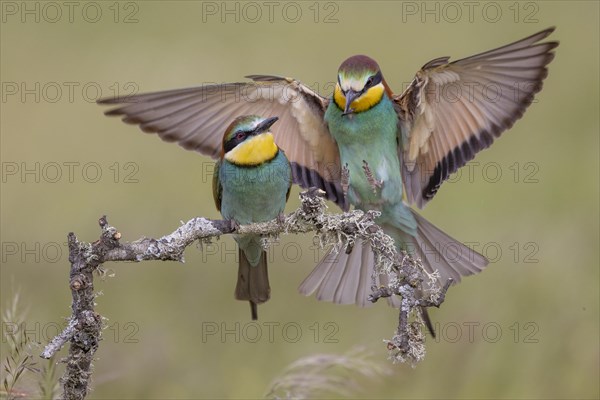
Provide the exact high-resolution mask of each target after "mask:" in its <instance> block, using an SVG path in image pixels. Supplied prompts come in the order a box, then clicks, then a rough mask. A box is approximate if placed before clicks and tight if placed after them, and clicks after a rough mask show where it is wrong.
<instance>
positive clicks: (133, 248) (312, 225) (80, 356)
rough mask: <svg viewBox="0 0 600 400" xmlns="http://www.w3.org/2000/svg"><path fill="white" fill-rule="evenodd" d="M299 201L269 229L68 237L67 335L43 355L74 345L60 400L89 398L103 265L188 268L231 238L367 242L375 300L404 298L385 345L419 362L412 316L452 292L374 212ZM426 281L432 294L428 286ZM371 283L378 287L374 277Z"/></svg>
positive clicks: (220, 224)
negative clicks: (382, 284) (334, 210)
mask: <svg viewBox="0 0 600 400" xmlns="http://www.w3.org/2000/svg"><path fill="white" fill-rule="evenodd" d="M300 198H301V202H302V204H301V207H300V208H299V209H298V210H296V211H294V212H292V213H291V214H288V215H286V216H284V217H282V218H277V219H275V220H273V221H270V222H264V223H255V224H250V225H241V226H240V225H237V224H236V223H235V222H234V221H226V220H210V219H206V218H200V217H198V218H193V219H191V220H190V221H188V222H186V223H185V224H183V225H182V226H180V227H179V228H177V229H176V230H175V231H174V232H172V233H170V234H168V235H166V236H163V237H161V238H159V239H153V238H142V239H139V240H137V241H134V242H126V243H121V242H120V239H121V234H120V233H119V232H118V231H117V229H116V228H114V227H112V226H110V225H109V224H108V222H107V220H106V217H102V218H100V220H99V224H100V228H101V230H102V234H101V236H100V239H99V240H97V241H95V242H93V243H81V242H79V241H78V240H77V238H76V237H75V235H74V234H73V233H69V236H68V239H69V261H70V262H71V271H70V289H71V295H72V306H71V308H72V315H71V318H70V320H69V324H68V326H67V328H65V330H64V331H63V332H62V333H61V334H59V335H58V336H57V337H55V338H54V339H53V340H52V341H51V342H50V344H48V345H47V346H46V348H45V349H44V351H43V352H42V354H41V356H42V357H44V358H50V357H52V356H53V355H54V354H55V353H57V352H58V351H59V350H60V349H61V347H62V346H63V345H64V344H65V343H67V342H70V348H69V355H68V357H67V359H66V364H67V367H66V371H65V374H64V376H63V377H62V379H61V383H62V385H63V390H64V393H63V398H65V399H83V398H85V396H86V395H87V393H88V390H89V381H90V377H91V366H92V361H93V357H94V353H95V352H96V350H97V348H98V343H99V341H100V339H101V332H102V318H101V317H100V315H98V314H97V313H96V312H95V311H94V296H95V295H94V286H93V273H94V271H96V270H97V269H98V268H99V267H100V266H101V264H102V263H104V262H107V261H136V262H139V261H145V260H165V261H166V260H171V261H181V262H183V261H184V259H183V255H184V251H185V249H186V248H187V247H188V246H189V245H191V244H192V243H194V242H195V241H200V242H210V241H211V240H212V239H214V238H216V237H219V236H221V235H224V234H230V233H237V234H245V233H255V234H260V235H263V237H265V239H266V243H267V244H268V242H269V238H273V237H277V236H278V235H280V234H289V233H294V234H299V233H307V232H314V233H315V235H317V236H318V237H319V240H320V243H321V245H322V246H327V245H331V244H334V245H337V246H338V248H344V247H343V246H345V248H346V251H351V249H352V248H353V246H354V244H355V243H356V242H357V241H368V242H369V243H370V245H371V247H372V249H373V253H374V255H375V261H376V271H377V272H378V273H380V274H388V275H389V276H391V277H392V279H391V284H390V285H389V287H387V288H377V287H373V294H372V295H371V297H370V300H371V301H373V302H375V301H377V299H379V298H381V297H389V296H392V295H400V296H401V297H402V307H401V309H400V318H399V320H400V322H399V325H398V330H397V335H396V336H395V337H394V338H392V340H391V341H388V343H395V344H394V346H395V347H394V349H395V350H394V351H395V354H396V356H395V358H394V359H395V360H398V361H404V360H410V361H412V362H416V361H419V360H420V359H421V358H422V355H423V351H424V348H423V336H422V334H421V336H420V339H418V338H417V336H418V335H416V334H415V332H416V331H417V330H418V331H419V332H420V331H421V324H420V323H419V320H418V313H416V314H415V313H414V310H416V309H418V307H429V306H439V304H440V303H441V302H442V301H443V296H444V294H445V290H447V287H448V285H446V287H445V288H444V290H443V291H442V292H440V291H439V290H437V289H436V288H435V285H434V284H432V282H433V280H434V278H435V277H433V278H432V276H431V275H428V274H427V273H426V272H425V271H424V270H423V268H422V265H421V264H420V262H417V261H415V260H413V259H411V258H409V257H408V256H406V255H405V254H398V253H397V251H396V247H395V245H394V241H393V239H392V238H390V237H389V236H388V235H386V234H385V233H384V232H383V230H382V229H381V228H380V227H379V226H377V225H376V224H375V222H374V219H375V217H377V215H378V213H377V212H376V211H368V212H363V211H360V210H354V211H350V212H347V213H343V214H328V213H326V209H327V206H326V205H325V200H324V198H323V192H322V191H320V190H319V189H310V190H308V191H306V192H303V193H301V195H300ZM428 277H429V283H430V288H429V289H427V288H425V287H424V285H423V282H424V281H425V280H426V279H427V278H428ZM373 278H374V281H373V282H375V277H373ZM426 283H427V282H426ZM425 292H427V293H428V294H429V300H427V299H424V298H423V295H422V293H425ZM413 314H415V315H417V317H416V318H417V320H416V321H415V322H413V323H412V324H409V319H410V316H411V315H413ZM413 331H414V332H413ZM415 338H417V339H415ZM396 344H397V346H396ZM388 348H389V344H388Z"/></svg>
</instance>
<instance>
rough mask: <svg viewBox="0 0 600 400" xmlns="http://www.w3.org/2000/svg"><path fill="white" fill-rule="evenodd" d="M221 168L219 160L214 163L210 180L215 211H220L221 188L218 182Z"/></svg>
mask: <svg viewBox="0 0 600 400" xmlns="http://www.w3.org/2000/svg"><path fill="white" fill-rule="evenodd" d="M220 168H221V160H219V161H217V162H216V163H215V170H214V173H213V179H212V190H213V199H214V200H215V206H216V207H217V210H219V211H221V199H222V198H223V187H222V186H221V181H220V180H219V169H220Z"/></svg>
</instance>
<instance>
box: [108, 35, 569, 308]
mask: <svg viewBox="0 0 600 400" xmlns="http://www.w3.org/2000/svg"><path fill="white" fill-rule="evenodd" d="M553 31H554V28H550V29H546V30H544V31H542V32H539V33H536V34H534V35H532V36H529V37H527V38H525V39H522V40H519V41H517V42H514V43H511V44H509V45H506V46H503V47H500V48H497V49H495V50H490V51H487V52H484V53H481V54H478V55H475V56H472V57H468V58H464V59H461V60H458V61H453V62H449V57H441V58H436V59H434V60H432V61H430V62H428V63H427V64H425V65H424V66H423V68H422V69H421V70H419V71H418V72H417V74H416V76H415V78H414V79H413V81H412V83H411V84H410V85H409V86H408V88H407V89H406V90H405V91H404V92H403V93H402V94H400V95H396V94H394V93H393V92H392V90H391V89H390V87H389V86H388V85H387V83H386V81H385V79H384V78H383V75H382V73H381V70H380V68H379V66H378V64H377V63H376V62H375V61H374V60H373V59H371V58H369V57H367V56H353V57H350V58H348V59H347V60H346V61H344V62H343V63H342V64H341V66H340V68H339V70H338V74H337V84H336V86H335V90H334V93H333V95H332V97H331V98H324V97H321V96H320V95H319V94H317V93H315V92H314V91H312V90H310V89H309V88H308V87H306V86H304V85H302V84H301V83H300V82H299V81H297V80H295V79H291V78H282V77H277V76H265V75H252V76H248V78H250V79H252V82H245V83H229V84H221V85H218V84H216V85H204V86H202V87H196V88H189V89H180V90H171V91H166V92H158V93H151V94H140V95H134V96H131V97H128V98H125V99H107V100H102V101H100V103H102V104H120V105H119V107H117V108H114V109H112V110H109V111H108V112H107V115H122V116H124V117H123V120H124V121H125V122H127V123H132V124H139V125H140V127H141V129H142V130H144V131H145V132H152V133H157V134H158V135H159V136H160V137H161V138H162V139H164V140H166V141H176V142H178V143H179V144H180V145H181V146H183V147H184V148H186V149H188V150H195V151H199V152H200V153H203V154H207V155H209V156H212V157H218V155H219V152H220V130H221V127H222V126H224V125H226V124H227V123H228V122H229V119H230V116H231V115H244V114H260V115H277V116H279V117H280V120H281V124H280V126H279V129H278V130H277V132H276V133H275V134H274V136H275V141H276V142H277V143H278V145H279V146H280V147H281V148H282V149H283V150H285V152H286V155H287V157H288V158H289V160H290V162H291V166H292V172H293V181H294V182H295V183H297V184H299V185H300V186H302V187H305V188H306V187H311V186H316V187H319V188H321V189H323V190H324V191H325V192H326V193H327V196H328V198H329V199H330V200H332V201H334V202H335V203H337V204H338V205H339V206H340V207H341V208H342V209H344V210H345V209H347V208H348V206H349V204H348V203H350V204H352V205H354V206H355V207H356V208H359V209H362V210H379V211H381V216H380V217H379V218H378V220H377V221H376V222H377V223H378V224H379V225H381V226H382V227H383V229H384V230H385V232H386V233H388V234H389V235H390V236H392V237H393V238H394V239H395V240H396V244H397V247H398V248H399V249H406V250H408V251H410V252H411V253H412V254H413V255H415V256H417V257H420V258H421V259H422V261H423V263H424V266H425V268H426V269H427V270H428V271H430V272H432V271H435V270H437V271H438V272H439V274H440V279H441V281H442V282H446V281H447V279H448V278H452V279H453V280H454V282H458V281H460V279H461V277H462V276H466V275H471V274H475V273H478V272H480V271H481V270H482V269H483V268H484V267H485V266H486V264H487V260H486V259H485V258H484V257H483V256H481V255H480V254H477V253H475V252H474V251H471V250H469V249H468V248H467V247H465V246H464V245H462V244H460V243H458V242H456V241H455V240H453V239H452V238H450V237H449V236H447V235H446V234H444V233H443V232H442V231H440V230H439V229H437V228H436V227H434V226H433V225H432V224H431V223H429V222H427V221H426V220H425V219H424V218H423V217H421V216H420V215H419V214H417V213H416V212H415V211H414V210H412V209H411V208H410V205H416V206H417V207H419V208H422V207H423V206H424V205H425V204H426V203H427V202H428V201H429V200H431V199H432V198H433V196H434V195H435V194H436V193H437V191H438V189H439V187H440V185H441V184H442V183H443V182H444V180H446V179H447V178H448V176H449V175H450V174H452V173H453V172H455V171H456V170H457V169H458V168H460V167H462V166H463V165H465V164H466V163H467V162H468V161H470V160H471V159H473V158H474V157H475V154H476V153H477V152H479V151H480V150H483V149H485V148H487V147H489V146H490V145H491V144H492V142H493V141H494V140H495V139H496V138H498V137H499V136H500V135H501V134H502V132H504V131H505V130H507V129H509V128H510V127H511V126H512V125H513V124H514V122H515V121H516V120H517V119H519V118H521V117H522V116H523V113H524V112H525V110H526V108H527V107H528V106H529V105H530V104H531V102H532V101H533V97H534V94H535V93H537V92H539V91H540V90H541V88H542V81H543V80H544V78H545V77H546V76H547V73H548V71H547V69H546V65H547V64H548V63H550V61H552V59H553V58H554V53H553V49H554V48H556V47H557V46H558V42H554V41H547V42H542V40H543V39H544V38H546V37H547V36H548V35H550V34H551V33H552V32H553ZM342 166H347V170H346V172H347V175H345V174H342ZM341 175H344V176H346V177H347V179H348V182H347V183H348V191H347V196H344V193H343V190H342V187H346V185H341ZM373 264H374V260H373V254H372V251H370V248H369V247H368V246H367V245H365V244H362V245H358V244H357V245H356V246H354V249H353V250H352V251H351V252H350V254H346V253H344V252H343V251H342V252H340V254H339V255H338V256H337V258H336V259H335V260H334V262H330V261H324V262H321V263H320V264H319V265H318V266H317V267H316V268H315V269H314V270H313V272H312V273H311V274H310V275H309V276H308V278H307V279H306V280H305V281H304V282H303V283H302V285H301V286H300V291H301V292H302V293H304V294H307V295H308V294H311V293H313V292H315V291H316V293H317V298H319V299H320V300H326V301H333V302H336V303H344V304H347V303H356V304H359V305H365V304H367V296H368V294H369V292H370V287H371V282H372V280H371V276H372V272H373ZM385 279H386V277H380V283H385V282H383V280H385Z"/></svg>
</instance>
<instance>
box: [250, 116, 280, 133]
mask: <svg viewBox="0 0 600 400" xmlns="http://www.w3.org/2000/svg"><path fill="white" fill-rule="evenodd" d="M278 119H279V117H271V118H267V119H265V120H264V121H262V122H261V123H260V124H258V125H257V126H256V129H254V133H255V134H256V135H258V134H260V133H263V132H266V131H268V130H269V128H270V127H271V126H272V125H273V124H274V123H275V122H277V120H278Z"/></svg>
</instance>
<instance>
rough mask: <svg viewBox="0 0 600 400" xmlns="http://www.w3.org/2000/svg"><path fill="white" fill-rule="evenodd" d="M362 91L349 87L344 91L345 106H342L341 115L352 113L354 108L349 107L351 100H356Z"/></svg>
mask: <svg viewBox="0 0 600 400" xmlns="http://www.w3.org/2000/svg"><path fill="white" fill-rule="evenodd" d="M361 94H362V93H361V92H355V91H354V90H352V89H349V90H348V91H347V92H346V93H345V96H346V107H345V108H344V112H343V113H342V115H350V114H352V113H354V110H353V109H352V108H350V105H351V104H352V102H353V101H354V100H356V99H357V98H358V97H360V95H361Z"/></svg>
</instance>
